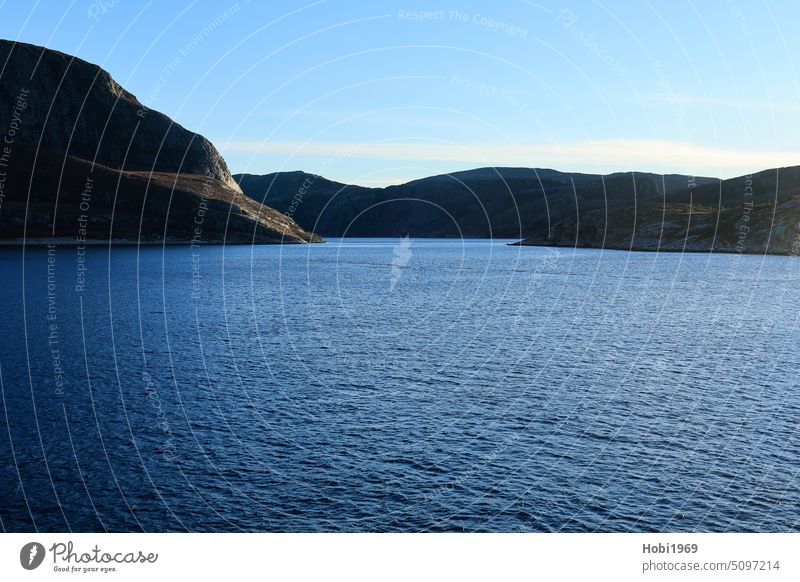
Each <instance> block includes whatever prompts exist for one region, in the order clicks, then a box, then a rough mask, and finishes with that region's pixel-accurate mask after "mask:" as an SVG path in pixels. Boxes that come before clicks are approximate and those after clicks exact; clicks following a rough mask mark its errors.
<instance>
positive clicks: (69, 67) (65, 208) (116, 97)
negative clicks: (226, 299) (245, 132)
mask: <svg viewBox="0 0 800 582" xmlns="http://www.w3.org/2000/svg"><path fill="white" fill-rule="evenodd" d="M0 134H2V136H0V139H2V140H3V141H4V143H3V144H2V145H3V146H4V148H5V149H0V172H2V175H0V239H5V240H8V239H12V240H16V239H20V238H22V237H25V238H26V239H27V240H31V239H42V238H50V237H59V238H61V237H66V238H70V239H75V238H87V239H99V240H109V239H113V240H119V239H125V240H143V241H166V242H186V241H190V240H195V241H198V242H223V241H227V242H309V241H316V240H321V239H319V237H316V236H315V235H312V234H310V233H309V232H306V231H305V230H303V229H302V228H300V227H299V226H297V224H296V223H295V222H294V221H292V220H291V219H289V218H287V217H286V216H284V215H282V214H281V213H279V212H276V211H275V210H273V209H271V208H268V207H264V206H261V205H260V204H257V203H254V202H253V200H252V199H250V198H248V197H246V196H244V195H243V194H242V192H241V190H240V189H239V187H238V185H237V184H236V182H235V181H233V179H232V178H231V175H230V172H229V171H228V167H227V165H226V164H225V161H224V160H223V159H222V157H221V156H220V154H219V153H218V152H217V150H216V149H215V148H214V146H213V145H212V144H211V143H210V142H209V141H208V140H207V139H205V138H204V137H203V136H201V135H198V134H196V133H193V132H191V131H188V130H186V129H184V128H183V127H181V126H180V125H178V124H177V123H175V122H174V121H172V120H171V119H170V118H168V117H167V116H165V115H163V114H161V113H159V112H157V111H154V110H150V109H147V108H146V107H145V106H144V105H142V104H141V103H140V102H139V101H138V100H137V99H136V97H134V96H133V95H131V94H130V93H129V92H127V91H126V90H125V89H123V88H122V87H121V86H120V85H119V84H117V83H116V82H115V81H114V80H113V79H112V78H111V76H110V75H109V74H108V73H107V72H106V71H104V70H103V69H101V68H100V67H98V66H97V65H93V64H91V63H87V62H85V61H82V60H80V59H77V58H75V57H71V56H69V55H66V54H63V53H60V52H57V51H53V50H49V49H46V48H43V47H38V46H33V45H29V44H22V43H13V42H10V41H5V40H0ZM81 224H82V225H83V226H81Z"/></svg>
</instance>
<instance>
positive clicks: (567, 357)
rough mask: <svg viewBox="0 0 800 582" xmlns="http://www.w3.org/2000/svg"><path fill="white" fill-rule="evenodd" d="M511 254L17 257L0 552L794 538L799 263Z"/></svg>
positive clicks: (1, 417) (121, 252) (7, 283)
mask: <svg viewBox="0 0 800 582" xmlns="http://www.w3.org/2000/svg"><path fill="white" fill-rule="evenodd" d="M505 242H506V241H492V242H490V241H440V240H411V241H399V240H388V239H380V240H378V239H375V240H365V239H362V240H352V239H351V240H346V241H340V240H333V241H330V242H329V243H328V244H325V245H312V246H284V247H279V246H259V247H249V246H235V247H225V248H223V247H207V248H201V249H195V250H192V249H190V248H187V247H168V248H166V249H164V248H161V247H142V248H140V249H137V248H136V247H118V248H114V249H113V250H111V251H109V250H108V249H107V248H95V249H89V250H87V251H86V255H85V257H82V261H83V262H79V260H78V255H77V251H76V249H75V248H71V247H59V248H58V249H57V250H56V251H55V253H50V254H48V250H47V249H35V250H32V249H27V250H26V251H25V253H24V257H23V253H22V251H21V249H4V250H0V273H2V274H3V277H2V280H1V281H0V289H2V298H3V306H2V307H3V308H2V310H0V323H1V324H2V327H0V329H1V330H2V342H0V366H2V368H1V369H0V370H1V372H2V402H0V405H1V406H2V412H1V413H0V460H2V463H1V464H0V478H1V479H0V483H1V484H2V486H0V519H1V520H2V527H3V528H4V529H5V530H17V531H19V530H34V529H38V530H40V531H52V530H57V531H65V530H75V531H79V530H103V529H107V530H113V531H119V530H125V531H128V530H130V531H139V530H147V531H173V530H178V531H181V530H187V529H188V530H204V531H217V530H228V531H238V530H247V531H250V530H268V531H297V530H300V531H318V530H321V531H339V530H347V531H363V530H367V531H375V530H378V531H385V530H390V531H409V530H410V531H430V530H433V531H440V530H448V531H449V530H456V531H461V530H467V531H485V530H490V531H518V530H522V531H597V530H600V531H654V530H655V531H694V530H701V531H753V530H755V531H774V530H779V531H785V530H798V529H800V528H798V520H799V519H800V490H799V489H798V481H799V479H798V477H799V475H798V473H799V472H800V438H798V433H797V429H798V423H799V422H800V393H799V392H798V386H797V378H798V374H797V370H798V359H799V358H798V353H797V350H798V349H799V348H800V333H798V326H797V315H798V309H797V307H798V289H800V287H799V286H798V283H800V272H798V268H797V263H795V262H794V259H792V258H785V257H752V256H751V257H747V256H744V257H742V256H734V255H714V256H708V255H701V254H694V255H680V254H653V253H624V252H613V251H606V252H601V251H595V250H572V249H566V250H564V249H560V250H558V251H556V250H553V249H545V248H532V247H511V246H506V245H505ZM48 266H50V272H48ZM83 267H85V271H80V270H79V269H81V268H83ZM80 277H83V278H84V279H85V283H84V286H83V290H82V291H81V290H80V289H76V285H79V284H80Z"/></svg>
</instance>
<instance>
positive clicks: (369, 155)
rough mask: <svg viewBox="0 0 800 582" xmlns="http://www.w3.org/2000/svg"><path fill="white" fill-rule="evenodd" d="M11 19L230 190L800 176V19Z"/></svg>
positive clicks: (275, 14)
mask: <svg viewBox="0 0 800 582" xmlns="http://www.w3.org/2000/svg"><path fill="white" fill-rule="evenodd" d="M0 2H1V3H0V28H2V34H1V36H2V37H3V38H7V39H12V40H20V41H24V42H29V43H34V44H40V45H45V46H48V47H51V48H54V49H57V50H61V51H64V52H67V53H71V54H74V55H77V56H79V57H81V58H83V59H85V60H88V61H91V62H94V63H97V64H99V65H101V66H103V67H104V68H105V69H107V70H108V71H110V72H111V74H112V75H113V76H114V77H115V78H116V79H117V81H119V82H120V83H121V84H123V85H124V86H125V87H126V88H127V89H128V90H130V91H131V92H132V93H134V94H135V95H136V96H137V97H138V98H139V99H140V100H141V101H142V102H144V103H145V104H146V105H149V106H150V107H153V108H155V109H158V110H161V111H163V112H164V113H166V114H167V115H170V116H171V117H172V118H174V119H175V120H176V121H178V122H179V123H180V124H182V125H184V126H185V127H187V128H189V129H191V130H193V131H197V132H199V133H202V134H203V135H205V136H206V137H208V138H209V139H211V140H212V141H213V142H214V143H215V144H216V146H217V147H218V148H219V149H220V150H221V151H222V153H223V155H224V156H225V158H226V159H227V160H228V164H229V166H230V167H231V170H232V171H233V172H249V173H255V174H264V173H269V172H273V171H278V170H296V169H302V170H306V171H309V172H314V173H318V174H323V175H325V176H327V177H330V178H332V179H336V180H340V181H345V182H351V183H360V184H365V185H382V184H391V183H399V182H402V181H405V180H408V179H413V178H418V177H422V176H426V175H431V174H437V173H443V172H448V171H453V170H459V169H467V168H473V167H478V166H531V167H551V168H556V169H561V170H570V171H576V170H579V171H581V170H582V171H591V172H595V171H602V172H612V171H623V170H648V171H656V172H681V173H693V174H695V175H710V176H721V177H729V176H734V175H739V174H744V173H747V172H750V171H754V170H759V169H764V168H768V167H774V166H781V165H795V164H800V77H798V73H799V72H800V62H798V63H795V62H794V60H793V59H794V58H796V57H800V35H798V34H797V28H798V24H800V3H799V2H797V1H795V0H792V1H789V0H777V1H769V2H767V1H764V2H757V1H747V0H706V1H700V0H695V1H694V2H686V1H683V0H672V1H660V2H655V1H652V0H651V1H630V0H629V1H603V2H591V1H586V2H569V1H563V2H548V1H547V0H541V1H538V0H537V1H536V2H531V1H527V0H498V1H495V2H487V1H486V0H484V1H482V2H477V1H468V0H460V1H457V2H456V1H452V0H447V1H441V2H437V1H435V0H434V1H430V0H429V1H427V2H422V1H420V2H416V1H405V0H403V1H399V2H381V1H376V2H367V1H358V2H357V1H354V0H327V1H325V0H322V1H317V2H291V1H285V2H284V1H281V2H278V1H263V2H259V1H257V0H252V1H249V2H248V1H246V0H239V2H228V1H227V0H218V1H214V2H212V1H205V0H202V1H195V2H192V1H187V2H166V1H162V2H155V1H152V2H137V1H133V0H76V1H74V2H56V1H40V2H35V1H31V2H21V1H12V0H6V1H4V2H2V0H0Z"/></svg>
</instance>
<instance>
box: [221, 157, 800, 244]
mask: <svg viewBox="0 0 800 582" xmlns="http://www.w3.org/2000/svg"><path fill="white" fill-rule="evenodd" d="M234 179H235V180H236V181H237V182H238V183H239V185H240V186H241V188H242V191H243V192H244V193H245V194H247V195H248V196H251V197H253V198H254V199H256V200H258V201H263V202H264V203H266V204H269V205H270V206H272V207H274V208H276V209H278V210H281V211H283V212H288V213H290V214H291V215H292V216H293V217H294V219H295V220H296V221H297V222H298V224H300V225H301V226H303V227H304V228H307V229H313V230H314V231H315V232H319V233H320V234H322V235H324V236H335V237H339V236H390V237H396V236H404V235H411V236H416V237H437V236H442V237H475V238H489V237H491V238H516V239H521V242H520V243H519V244H524V245H547V246H582V247H596V248H610V249H624V250H648V251H649V250H664V251H667V250H671V251H711V250H713V251H717V252H743V253H773V254H789V253H790V252H792V245H793V241H794V237H795V231H796V230H797V226H798V222H800V207H798V202H800V167H790V168H780V169H774V170H765V171H763V172H759V173H757V174H753V175H752V176H742V177H738V178H732V179H729V180H719V179H716V178H707V177H693V176H688V175H679V174H667V175H661V174H654V173H643V172H618V173H614V174H608V175H599V174H582V173H566V172H559V171H557V170H551V169H535V168H477V169H474V170H467V171H461V172H453V173H451V174H443V175H438V176H431V177H429V178H422V179H419V180H414V181H412V182H408V183H406V184H402V185H398V186H389V187H386V188H366V187H362V186H353V185H348V184H341V183H338V182H334V181H331V180H328V179H326V178H323V177H320V176H315V175H313V174H307V173H304V172H279V173H273V174H267V175H264V176H255V175H251V174H236V175H234ZM773 213H774V218H775V221H774V222H773V220H772V218H773Z"/></svg>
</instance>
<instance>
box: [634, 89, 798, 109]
mask: <svg viewBox="0 0 800 582" xmlns="http://www.w3.org/2000/svg"><path fill="white" fill-rule="evenodd" d="M645 99H646V100H647V101H649V102H651V103H664V104H668V105H675V104H678V105H684V106H687V107H704V108H705V107H708V108H711V109H718V108H724V109H741V110H744V111H771V112H775V113H791V112H793V111H795V112H800V103H798V102H792V101H756V100H752V99H730V98H725V97H704V96H703V95H697V94H688V93H651V94H649V95H646V96H645Z"/></svg>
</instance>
